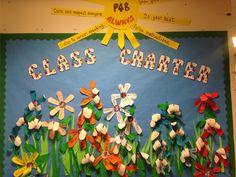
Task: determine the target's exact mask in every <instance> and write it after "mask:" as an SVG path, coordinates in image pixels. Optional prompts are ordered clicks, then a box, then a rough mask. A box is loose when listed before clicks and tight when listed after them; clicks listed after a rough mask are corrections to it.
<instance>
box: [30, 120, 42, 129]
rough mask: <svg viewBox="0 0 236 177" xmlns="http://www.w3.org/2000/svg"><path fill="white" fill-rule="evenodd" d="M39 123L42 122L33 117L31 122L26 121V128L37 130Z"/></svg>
mask: <svg viewBox="0 0 236 177" xmlns="http://www.w3.org/2000/svg"><path fill="white" fill-rule="evenodd" d="M41 125H42V122H41V121H40V120H39V119H37V118H35V119H34V120H32V121H31V122H28V129H29V130H33V129H36V130H39V129H40V127H41Z"/></svg>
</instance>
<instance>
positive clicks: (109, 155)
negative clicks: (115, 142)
mask: <svg viewBox="0 0 236 177" xmlns="http://www.w3.org/2000/svg"><path fill="white" fill-rule="evenodd" d="M91 144H92V146H93V147H95V149H96V150H97V151H98V152H99V153H100V154H99V155H98V156H97V157H96V158H95V160H94V162H93V166H94V167H95V166H97V165H98V164H99V163H100V162H103V163H104V166H105V168H106V170H107V171H111V170H114V167H115V166H117V165H119V164H121V163H122V160H121V159H120V157H119V155H117V154H114V153H113V150H112V149H111V150H110V151H109V145H110V138H109V135H107V138H105V140H104V146H101V145H100V144H99V143H97V142H96V141H95V142H94V143H91Z"/></svg>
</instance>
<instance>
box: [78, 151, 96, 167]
mask: <svg viewBox="0 0 236 177" xmlns="http://www.w3.org/2000/svg"><path fill="white" fill-rule="evenodd" d="M94 160H95V157H94V156H93V155H90V154H88V153H87V154H85V155H84V157H83V159H82V162H81V163H82V164H83V165H85V164H88V163H93V162H94Z"/></svg>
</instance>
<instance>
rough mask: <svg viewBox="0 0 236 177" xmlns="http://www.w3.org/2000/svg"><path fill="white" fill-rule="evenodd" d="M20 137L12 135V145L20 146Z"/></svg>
mask: <svg viewBox="0 0 236 177" xmlns="http://www.w3.org/2000/svg"><path fill="white" fill-rule="evenodd" d="M21 143H22V142H21V138H20V137H19V136H16V137H14V145H15V146H16V147H20V146H21Z"/></svg>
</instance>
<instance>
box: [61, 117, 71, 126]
mask: <svg viewBox="0 0 236 177" xmlns="http://www.w3.org/2000/svg"><path fill="white" fill-rule="evenodd" d="M71 119H72V116H67V117H66V118H64V119H62V120H60V121H59V123H61V124H64V125H68V124H69V123H70V120H71Z"/></svg>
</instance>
